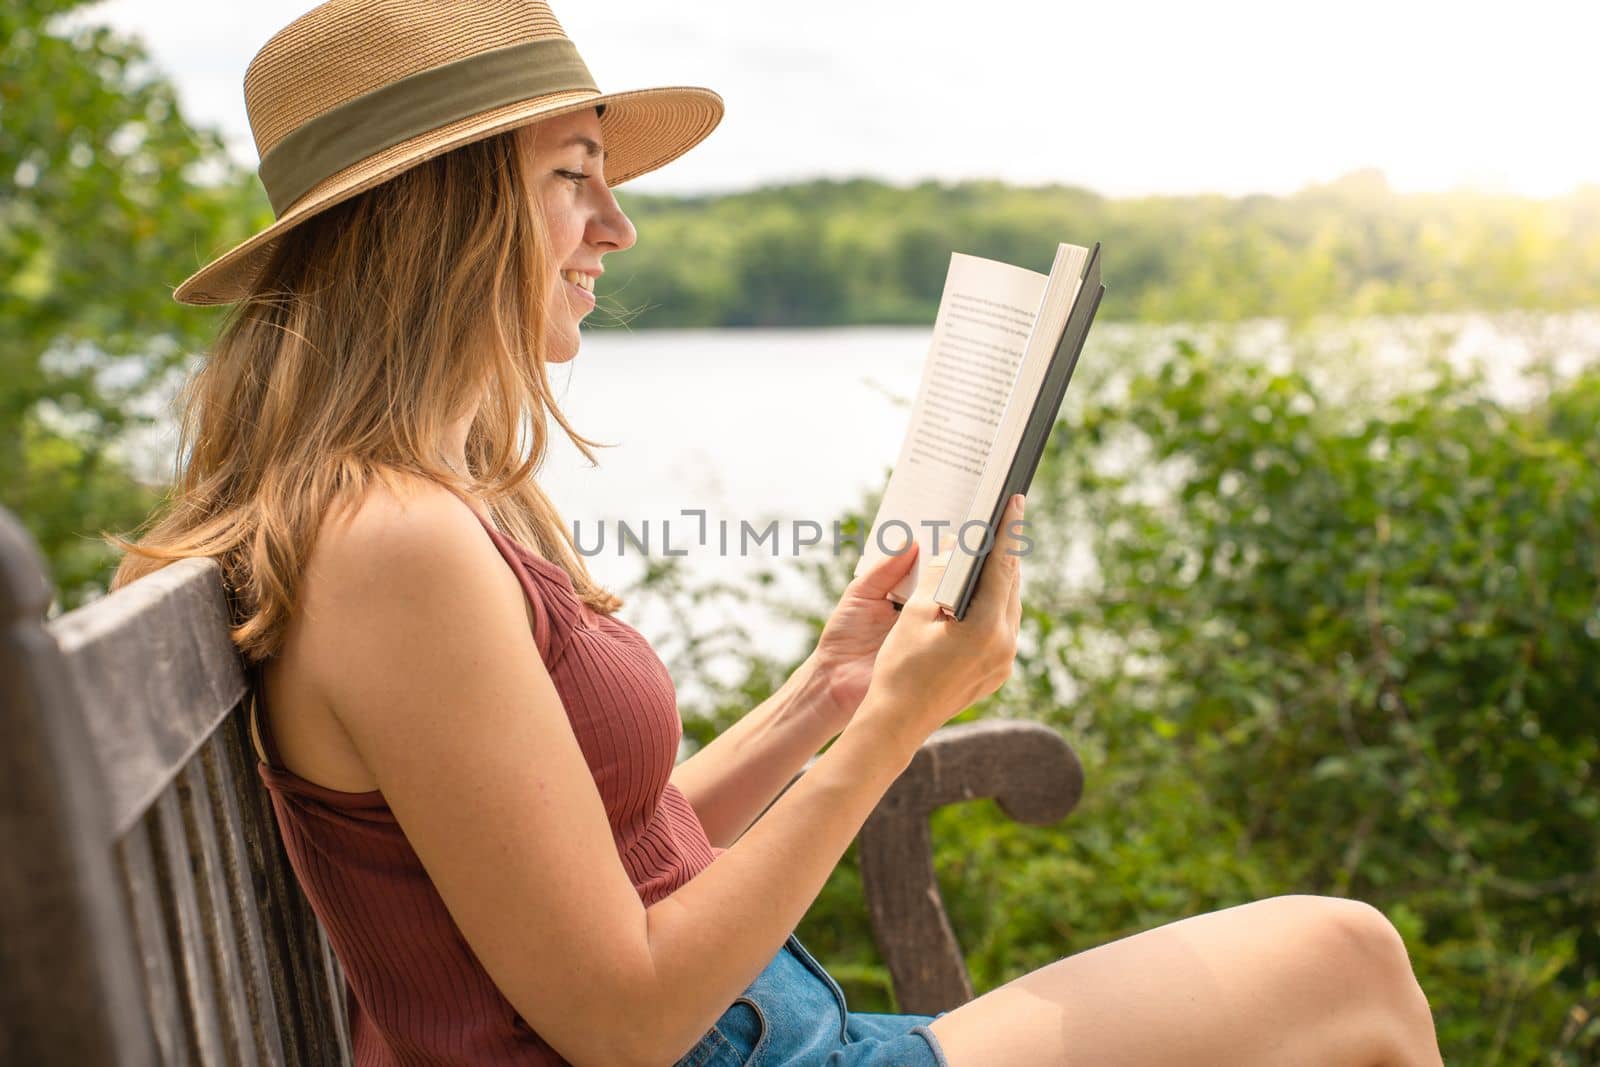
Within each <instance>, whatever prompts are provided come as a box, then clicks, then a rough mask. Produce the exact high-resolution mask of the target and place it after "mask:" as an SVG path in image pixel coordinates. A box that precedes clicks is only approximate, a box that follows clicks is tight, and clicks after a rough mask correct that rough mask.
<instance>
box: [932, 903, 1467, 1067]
mask: <svg viewBox="0 0 1600 1067" xmlns="http://www.w3.org/2000/svg"><path fill="white" fill-rule="evenodd" d="M1385 931H1388V932H1389V933H1392V928H1389V927H1388V926H1387V922H1386V920H1384V919H1383V918H1382V916H1381V914H1379V913H1377V912H1376V911H1375V910H1374V909H1372V908H1370V907H1369V906H1367V905H1365V904H1361V903H1359V902H1356V901H1346V900H1337V899H1334V898H1328V897H1313V896H1286V897H1273V898H1271V899H1268V900H1261V901H1256V902H1254V903H1251V904H1242V905H1239V906H1238V907H1233V908H1227V909H1224V910H1222V911H1216V912H1211V913H1210V914H1207V915H1198V916H1195V917H1193V918H1189V919H1184V920H1181V921H1179V922H1174V923H1170V924H1168V925H1166V926H1161V927H1158V928H1156V929H1153V930H1147V931H1145V932H1144V933H1141V934H1136V935H1133V936H1131V937H1126V938H1123V939H1121V940H1119V941H1114V942H1111V943H1110V944H1106V945H1102V946H1100V947H1098V948H1094V949H1090V950H1088V951H1086V952H1082V953H1079V954H1077V955H1075V956H1070V957H1068V958H1066V959H1063V960H1060V961H1058V962H1056V963H1053V964H1051V965H1049V966H1047V967H1041V968H1040V969H1039V970H1037V971H1034V972H1033V973H1031V974H1027V975H1024V976H1022V977H1021V978H1018V979H1016V980H1015V981H1012V982H1009V983H1007V984H1006V985H1004V986H1001V987H1000V988H998V989H995V990H992V991H991V992H989V993H986V994H984V995H983V996H981V997H979V998H977V999H975V1000H973V1001H971V1002H970V1003H967V1004H964V1005H962V1006H961V1007H959V1008H956V1009H955V1010H954V1011H951V1012H949V1013H948V1014H946V1015H942V1016H940V1017H939V1018H938V1019H935V1020H934V1021H933V1022H932V1023H931V1024H930V1025H929V1029H930V1030H932V1031H933V1033H934V1035H935V1036H936V1037H937V1038H938V1039H939V1043H940V1045H941V1046H942V1047H943V1048H944V1051H945V1055H946V1056H947V1057H948V1059H949V1061H950V1065H951V1067H980V1065H981V1067H1010V1065H1017V1067H1022V1065H1025V1064H1026V1065H1034V1064H1052V1065H1059V1067H1079V1065H1082V1067H1112V1065H1117V1067H1133V1065H1145V1064H1149V1065H1157V1064H1160V1065H1167V1064H1176V1063H1181V1064H1185V1065H1186V1067H1208V1065H1213V1064H1214V1065H1217V1067H1251V1065H1258V1064H1259V1065H1263V1067H1265V1065H1268V1064H1271V1065H1273V1067H1300V1065H1310V1064H1332V1063H1339V1062H1344V1063H1350V1064H1357V1063H1371V1062H1378V1060H1379V1058H1380V1057H1382V1056H1385V1055H1387V1052H1386V1051H1385V1050H1386V1049H1389V1048H1392V1047H1393V1041H1394V1036H1395V1035H1394V1034H1393V1033H1392V1028H1391V1031H1390V1032H1387V1033H1385V1032H1381V1031H1382V1030H1383V1028H1384V1027H1385V1026H1388V1025H1389V1021H1390V1020H1391V1019H1392V1016H1386V1015H1385V1014H1384V1013H1383V1012H1381V1011H1379V1010H1377V1009H1378V1005H1379V1003H1380V1000H1379V998H1377V997H1375V996H1374V993H1373V989H1372V982H1371V979H1372V977H1373V975H1374V974H1375V973H1378V972H1379V971H1380V970H1382V969H1384V968H1388V969H1390V970H1393V969H1394V966H1395V965H1394V963H1393V962H1392V961H1391V960H1388V959H1386V958H1385V957H1386V954H1387V953H1390V952H1391V951H1392V949H1391V948H1390V947H1388V946H1387V945H1385V943H1384V942H1385V937H1386V934H1385ZM1399 951H1400V953H1401V954H1402V956H1403V953H1404V946H1403V945H1401V946H1400V948H1399ZM1386 973H1387V972H1386ZM1405 973H1406V974H1409V967H1406V968H1405ZM1367 1029H1371V1030H1372V1034H1371V1036H1370V1038H1369V1037H1368V1035H1367ZM1341 1048H1348V1049H1349V1052H1348V1053H1341V1056H1348V1057H1349V1058H1348V1059H1344V1058H1335V1057H1334V1052H1335V1051H1336V1050H1339V1049H1341ZM1362 1057H1366V1058H1365V1059H1364V1058H1362ZM1416 1062H1421V1061H1420V1060H1419V1061H1416ZM1435 1062H1437V1061H1435Z"/></svg>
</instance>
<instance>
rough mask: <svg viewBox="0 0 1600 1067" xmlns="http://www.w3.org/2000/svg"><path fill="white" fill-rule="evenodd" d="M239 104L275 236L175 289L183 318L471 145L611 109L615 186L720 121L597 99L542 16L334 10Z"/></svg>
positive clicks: (252, 78)
mask: <svg viewBox="0 0 1600 1067" xmlns="http://www.w3.org/2000/svg"><path fill="white" fill-rule="evenodd" d="M244 95H245V109H246V110H247V111H248V112H249V115H250V130H251V132H252V133H253V134H254V136H255V142H256V150H257V151H258V152H259V153H260V154H261V165H260V167H259V169H258V171H257V173H258V174H259V175H260V177H261V184H262V185H263V186H265V188H266V191H267V198H268V200H269V201H270V202H271V203H272V210H273V213H274V215H275V216H276V219H277V221H275V222H274V223H273V224H272V225H271V226H268V227H267V228H266V229H265V230H262V231H261V232H260V233H258V234H256V235H255V236H253V237H251V238H250V239H249V240H247V241H245V242H243V243H242V244H239V245H237V246H235V247H234V248H232V249H230V250H229V251H227V252H225V253H223V254H222V255H221V256H218V257H217V258H216V259H214V260H212V261H211V262H210V263H207V264H206V265H205V266H204V267H202V268H201V269H200V270H198V271H196V272H195V273H194V274H193V275H192V276H191V277H190V278H189V279H188V280H187V281H185V282H184V283H183V284H182V285H180V286H178V288H177V290H176V291H175V292H174V293H173V298H174V299H175V300H177V301H178V302H180V303H184V304H227V303H232V302H233V301H236V300H239V299H241V298H242V297H243V296H244V295H245V293H246V292H247V291H248V289H249V286H250V284H251V282H252V281H253V280H254V279H255V276H256V274H257V273H258V272H259V271H260V269H261V267H262V265H263V264H265V262H266V261H267V257H268V256H269V255H270V253H271V251H272V246H273V242H274V241H276V240H277V239H278V238H279V237H281V236H282V235H283V234H284V232H285V231H287V230H288V229H289V228H291V227H293V226H295V225H297V224H299V223H301V222H304V221H305V220H306V219H308V218H311V217H312V216H313V215H315V214H317V213H318V212H319V211H323V210H326V209H327V208H330V207H332V206H333V205H335V204H337V203H339V202H340V201H342V200H347V199H349V198H350V197H352V196H354V195H356V194H357V193H360V192H362V191H364V190H366V189H370V188H372V187H373V186H374V185H377V184H379V183H381V182H384V181H387V180H388V179H390V178H392V177H394V176H395V175H396V174H399V173H400V172H401V171H403V170H405V169H406V168H408V167H412V166H415V165H416V164H418V163H421V162H422V161H423V160H425V159H430V158H432V157H433V156H437V155H439V154H441V153H443V152H447V151H449V150H450V149H452V148H457V147H459V146H461V145H463V144H467V143H468V142H470V141H475V140H479V139H481V138H484V137H488V136H490V135H491V134H495V133H499V132H501V131H503V130H508V129H511V128H513V127H516V126H521V125H524V124H526V123H529V122H533V121H536V120H538V119H543V118H549V117H552V116H555V115H562V114H566V113H567V112H571V111H579V110H583V109H586V108H593V107H599V106H601V105H604V110H603V111H602V112H601V115H600V129H601V132H602V135H603V137H604V140H605V147H606V180H607V181H608V182H609V183H610V184H611V185H620V184H621V183H623V182H625V181H627V180H628V179H630V178H636V177H638V176H639V175H641V174H644V173H646V172H648V171H652V170H655V169H656V168H657V167H659V166H661V165H662V164H664V163H668V162H670V161H672V160H674V159H676V158H677V157H678V156H680V155H682V154H683V153H684V152H687V151H688V150H689V149H690V148H693V147H694V146H695V145H697V144H699V143H700V142H701V141H702V140H704V139H705V137H706V135H707V134H709V133H710V132H711V131H712V130H713V129H715V128H716V125H717V123H718V122H719V121H721V119H722V98H721V97H720V96H718V95H717V94H716V93H714V92H712V91H711V90H710V89H699V88H692V87H681V86H680V87H671V88H658V89H637V90H633V91H631V92H620V93H601V92H600V91H599V90H598V89H597V88H596V87H595V84H594V79H593V78H592V77H590V75H589V71H588V68H587V67H585V66H584V63H583V60H582V58H580V57H579V55H578V51H577V49H576V48H575V47H574V46H573V44H572V42H571V41H570V40H568V38H567V35H566V34H565V33H564V32H563V31H562V29H561V24H560V23H558V22H557V21H556V19H555V16H554V15H552V14H551V13H550V7H549V5H548V4H546V3H544V2H543V0H450V2H440V0H329V2H328V3H325V4H322V5H320V6H318V7H316V8H315V9H313V10H311V11H308V12H307V13H306V14H304V15H301V16H300V17H299V18H297V19H295V20H294V21H293V22H291V23H289V25H287V26H285V27H284V28H283V29H281V30H279V31H278V32H277V33H276V34H274V35H273V36H272V39H271V40H269V41H267V43H266V44H265V45H263V46H262V48H261V51H259V52H257V53H256V56H255V58H254V59H252V60H251V61H250V66H249V68H248V69H247V70H246V71H245V75H244Z"/></svg>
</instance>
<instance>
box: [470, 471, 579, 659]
mask: <svg viewBox="0 0 1600 1067" xmlns="http://www.w3.org/2000/svg"><path fill="white" fill-rule="evenodd" d="M462 503H466V502H465V501H462ZM467 510H469V511H471V512H472V514H473V515H475V516H477V519H478V523H479V524H480V525H481V526H482V527H483V530H484V532H485V533H487V534H488V535H489V540H491V541H493V542H494V546H495V548H497V549H499V550H500V555H501V556H502V557H504V559H505V561H506V564H507V566H509V567H510V568H511V571H512V573H513V574H515V575H516V577H517V584H519V585H521V586H522V595H523V596H524V597H525V598H526V599H527V601H528V604H529V607H530V608H531V610H532V614H533V643H534V645H535V646H537V647H538V649H539V655H540V656H541V657H543V659H544V661H545V664H546V665H547V666H549V665H551V664H552V663H553V662H554V659H555V654H556V643H557V641H556V629H557V625H558V623H557V622H556V620H554V619H552V618H551V614H550V607H549V605H547V604H546V603H545V599H544V598H545V595H546V594H545V593H542V592H540V591H539V588H538V586H537V585H536V584H535V582H534V580H533V576H532V574H531V572H530V565H529V563H528V560H529V559H530V558H532V559H533V560H536V561H538V562H540V563H543V564H544V565H545V566H546V567H548V568H550V569H551V570H555V571H559V570H560V568H559V567H557V566H556V565H555V564H552V563H549V562H548V561H545V560H543V559H541V558H540V557H539V556H538V555H536V554H535V553H534V552H532V551H531V550H529V549H527V548H525V547H523V546H522V544H521V543H520V542H517V541H513V540H512V539H511V538H510V537H508V536H507V535H506V534H504V533H501V532H500V530H499V529H498V528H497V527H496V526H495V525H494V523H492V522H490V521H489V520H488V519H486V518H484V516H483V515H482V514H481V513H480V512H479V511H478V509H477V508H475V507H472V506H471V505H468V509H467ZM567 582H568V583H569V585H570V582H571V579H570V578H569V579H567Z"/></svg>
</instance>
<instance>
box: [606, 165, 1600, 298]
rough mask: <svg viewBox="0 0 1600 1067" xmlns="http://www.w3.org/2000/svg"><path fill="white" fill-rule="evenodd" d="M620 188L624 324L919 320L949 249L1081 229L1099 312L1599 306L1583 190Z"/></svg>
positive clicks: (991, 249) (1038, 250) (1372, 184)
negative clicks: (1101, 267)
mask: <svg viewBox="0 0 1600 1067" xmlns="http://www.w3.org/2000/svg"><path fill="white" fill-rule="evenodd" d="M618 199H619V201H621V203H622V204H623V207H624V208H625V209H626V210H627V211H628V213H629V215H630V216H631V217H632V219H633V220H634V223H635V225H636V226H637V227H638V230H639V234H640V239H639V243H638V245H637V246H636V247H635V248H633V249H632V250H630V251H628V252H627V253H625V254H620V255H618V256H617V258H616V259H614V260H612V261H611V262H610V263H608V264H607V266H608V269H609V273H608V274H607V275H606V278H605V280H604V281H603V282H602V286H601V294H602V300H601V306H602V309H604V308H611V309H613V310H616V309H621V310H624V311H625V312H636V313H637V314H636V315H634V317H633V318H632V320H631V321H632V325H633V326H634V327H652V326H817V325H840V324H862V323H928V322H931V321H932V319H933V315H934V312H935V310H936V309H937V306H938V300H939V293H940V290H941V288H942V286H943V283H944V274H945V269H946V267H947V266H948V264H949V258H950V253H951V252H953V251H959V252H967V253H971V254H973V255H979V256H987V257H991V258H995V259H1002V260H1006V261H1009V262H1012V263H1017V264H1020V265H1022V266H1025V267H1029V268H1032V269H1034V270H1040V271H1043V270H1048V269H1049V265H1050V261H1051V257H1052V253H1053V251H1054V248H1055V245H1056V243H1057V242H1058V241H1069V242H1073V243H1087V242H1091V241H1096V240H1098V241H1100V242H1102V243H1103V244H1104V246H1105V271H1106V290H1107V292H1106V303H1105V306H1104V308H1103V310H1102V315H1104V316H1106V317H1108V318H1115V319H1124V320H1128V319H1139V320H1144V321H1156V322H1162V321H1184V320H1217V319H1221V320H1230V319H1240V318H1249V317H1254V316H1261V315H1271V316H1286V317H1289V318H1292V319H1303V318H1306V317H1308V316H1311V315H1316V314H1328V313H1331V314H1351V315H1362V314H1383V313H1405V312H1415V311H1439V310H1452V309H1461V308H1481V309H1486V310H1488V309H1507V308H1547V309H1558V308H1559V309H1565V308H1572V307H1579V306H1585V305H1592V304H1600V186H1595V185H1591V186H1586V187H1584V188H1583V189H1581V190H1580V191H1578V192H1575V193H1573V194H1570V195H1567V196H1564V197H1559V198H1554V199H1548V200H1533V199H1528V198H1521V197H1514V196H1502V195H1493V194H1484V193H1467V192H1457V193H1439V194H1401V193H1396V192H1394V191H1393V190H1391V189H1390V188H1389V187H1388V185H1387V183H1386V182H1385V181H1384V179H1383V177H1382V175H1381V174H1378V173H1376V172H1359V173H1356V174H1352V175H1349V176H1347V177H1345V178H1341V179H1339V180H1338V181H1335V182H1331V183H1329V184H1326V185H1318V186H1312V187H1310V188H1307V189H1306V190H1304V191H1302V192H1299V193H1296V194H1294V195H1292V196H1246V197H1224V196H1161V197H1144V198H1136V199H1110V198H1107V197H1103V196H1098V195H1096V194H1094V193H1091V192H1088V191H1086V190H1083V189H1076V188H1071V187H1067V186H1043V187H1030V188H1022V187H1016V186H1009V185H1005V184H1002V183H999V182H963V183H960V184H954V185H948V184H940V183H933V182H929V183H924V184H921V185H917V186H914V187H910V188H903V187H898V186H894V185H889V184H885V183H883V182H879V181H874V180H869V179H856V180H849V181H814V182H807V183H803V184H796V185H786V186H776V187H767V188H763V189H757V190H754V191H750V192H742V193H729V194H723V195H715V196H700V197H669V196H659V195H633V194H630V193H628V192H627V190H626V188H624V189H622V190H620V191H619V196H618ZM593 318H594V321H595V322H596V324H597V325H598V324H604V323H605V322H607V321H608V320H607V317H606V315H605V314H604V313H603V311H602V312H601V313H598V314H596V315H595V316H594V317H593Z"/></svg>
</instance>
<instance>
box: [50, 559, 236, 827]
mask: <svg viewBox="0 0 1600 1067" xmlns="http://www.w3.org/2000/svg"><path fill="white" fill-rule="evenodd" d="M220 573H221V572H220V570H219V568H218V566H217V564H216V563H215V562H214V561H212V560H208V559H187V560H181V561H180V562H178V563H174V564H172V565H170V566H168V567H164V568H162V569H161V570H159V571H157V572H156V573H154V574H152V575H149V576H148V577H146V578H143V579H141V580H140V581H137V582H134V583H133V584H132V585H129V586H125V587H124V588H122V589H119V590H117V591H116V592H114V593H112V594H110V595H109V596H107V597H105V598H103V599H102V600H100V601H98V602H96V603H95V604H93V605H91V606H90V607H91V609H92V610H83V611H74V612H71V613H69V614H67V615H63V616H62V617H61V618H59V619H57V620H55V621H54V622H52V623H50V624H49V625H48V629H49V631H50V633H51V635H52V636H54V637H55V639H56V641H57V643H58V644H59V646H60V649H61V654H62V656H63V658H64V659H65V661H66V668H67V673H68V677H69V679H70V684H71V686H72V688H73V691H74V698H75V701H76V703H77V706H78V707H79V708H81V709H82V714H83V716H84V720H85V727H86V728H87V731H88V734H89V737H90V741H91V744H92V748H93V752H94V756H95V758H96V760H97V761H98V762H99V765H100V777H101V778H102V779H103V780H104V782H105V792H106V796H105V803H106V804H107V805H108V811H107V817H106V822H107V825H108V826H109V827H110V829H111V833H112V835H113V836H121V834H123V833H124V832H125V831H126V830H127V829H128V828H129V827H130V826H132V825H133V824H134V823H135V822H137V821H138V820H139V818H140V817H141V816H142V814H143V813H144V812H146V811H148V810H149V809H150V807H151V805H152V804H153V803H154V801H155V798H156V796H157V795H158V794H160V793H161V791H162V790H164V789H166V788H167V786H168V784H169V783H170V782H171V781H172V779H173V778H174V777H176V776H177V773H178V771H179V770H180V769H181V768H182V767H183V766H184V765H185V764H186V763H188V762H189V759H190V757H191V756H193V755H194V753H195V751H196V750H198V749H199V747H200V745H201V744H202V743H203V742H204V741H205V739H206V738H207V737H210V736H211V734H212V731H214V730H215V729H216V727H217V724H218V723H219V722H221V721H222V719H223V717H224V716H226V715H227V713H228V711H229V709H231V708H233V707H234V706H235V705H237V704H238V703H239V699H240V697H241V696H242V695H243V693H244V690H245V679H244V671H243V669H242V666H241V662H240V658H239V654H238V650H237V649H235V648H234V645H233V642H232V641H231V640H229V638H228V608H227V601H226V599H225V597H224V595H223V592H222V584H221V581H220Z"/></svg>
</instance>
